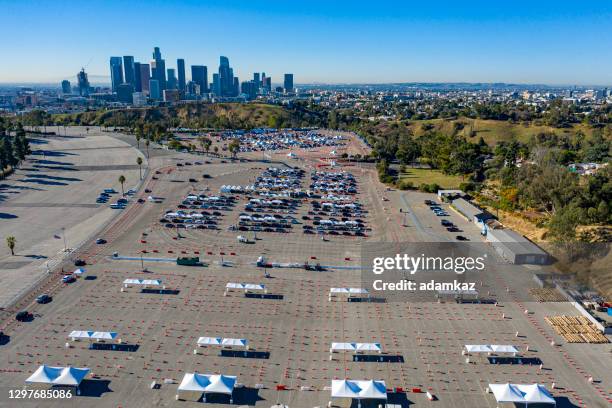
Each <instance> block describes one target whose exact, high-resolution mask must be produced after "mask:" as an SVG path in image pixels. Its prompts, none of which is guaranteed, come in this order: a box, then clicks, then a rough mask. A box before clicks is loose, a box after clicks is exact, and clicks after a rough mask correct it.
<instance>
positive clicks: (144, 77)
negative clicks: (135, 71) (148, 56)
mask: <svg viewBox="0 0 612 408" xmlns="http://www.w3.org/2000/svg"><path fill="white" fill-rule="evenodd" d="M150 80H151V71H150V69H149V64H142V63H141V64H140V88H141V92H144V93H146V94H148V93H149V90H150V88H149V81H150Z"/></svg>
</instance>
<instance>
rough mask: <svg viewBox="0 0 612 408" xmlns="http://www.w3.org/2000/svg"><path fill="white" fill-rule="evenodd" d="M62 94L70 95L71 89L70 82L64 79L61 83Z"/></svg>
mask: <svg viewBox="0 0 612 408" xmlns="http://www.w3.org/2000/svg"><path fill="white" fill-rule="evenodd" d="M62 93H63V94H65V95H67V94H71V93H72V89H70V81H68V80H66V79H64V80H63V81H62Z"/></svg>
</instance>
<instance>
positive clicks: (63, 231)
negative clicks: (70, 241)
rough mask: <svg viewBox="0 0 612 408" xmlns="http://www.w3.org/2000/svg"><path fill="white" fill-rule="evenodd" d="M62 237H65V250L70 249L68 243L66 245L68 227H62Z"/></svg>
mask: <svg viewBox="0 0 612 408" xmlns="http://www.w3.org/2000/svg"><path fill="white" fill-rule="evenodd" d="M62 237H63V238H64V252H66V251H67V250H68V245H66V228H65V227H62Z"/></svg>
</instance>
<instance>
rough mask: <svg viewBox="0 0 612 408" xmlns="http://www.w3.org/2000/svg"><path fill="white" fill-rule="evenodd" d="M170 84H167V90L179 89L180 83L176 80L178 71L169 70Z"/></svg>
mask: <svg viewBox="0 0 612 408" xmlns="http://www.w3.org/2000/svg"><path fill="white" fill-rule="evenodd" d="M167 71H168V82H166V89H177V88H178V81H177V79H176V73H175V72H176V71H175V70H174V68H168V69H167Z"/></svg>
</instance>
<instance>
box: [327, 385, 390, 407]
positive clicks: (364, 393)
mask: <svg viewBox="0 0 612 408" xmlns="http://www.w3.org/2000/svg"><path fill="white" fill-rule="evenodd" d="M331 397H332V398H351V399H356V400H357V402H358V404H359V407H361V400H362V399H381V400H386V399H387V386H386V385H385V382H384V381H377V380H332V384H331Z"/></svg>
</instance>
